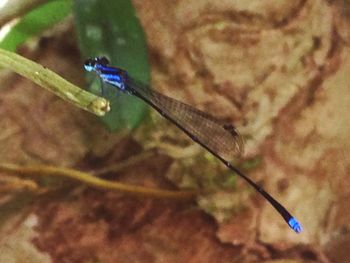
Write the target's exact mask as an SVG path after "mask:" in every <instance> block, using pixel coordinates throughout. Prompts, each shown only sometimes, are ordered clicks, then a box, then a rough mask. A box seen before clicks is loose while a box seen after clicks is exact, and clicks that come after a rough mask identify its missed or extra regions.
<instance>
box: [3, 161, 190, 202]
mask: <svg viewBox="0 0 350 263" xmlns="http://www.w3.org/2000/svg"><path fill="white" fill-rule="evenodd" d="M0 171H2V172H6V173H11V174H17V175H26V176H38V175H39V176H47V175H49V176H64V177H68V178H71V179H74V180H77V181H80V182H83V183H85V184H87V185H89V186H92V187H95V188H100V189H105V190H115V191H120V192H124V193H128V194H133V195H138V196H143V197H153V198H170V199H178V200H191V199H194V197H195V192H194V191H169V190H161V189H155V188H147V187H142V186H136V185H128V184H123V183H118V182H112V181H108V180H104V179H101V178H98V177H95V176H93V175H90V174H88V173H85V172H81V171H77V170H73V169H68V168H61V167H55V166H49V165H30V166H20V165H15V164H6V163H0Z"/></svg>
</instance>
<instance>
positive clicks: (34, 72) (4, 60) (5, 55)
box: [0, 49, 110, 116]
mask: <svg viewBox="0 0 350 263" xmlns="http://www.w3.org/2000/svg"><path fill="white" fill-rule="evenodd" d="M0 66H1V67H4V68H9V69H11V70H13V71H15V72H16V73H18V74H20V75H22V76H23V77H26V78H28V79H30V80H32V81H33V82H35V83H36V84H38V85H39V86H41V87H43V88H45V89H47V90H49V91H51V92H53V93H55V94H56V95H57V96H59V97H60V98H62V99H64V100H66V101H68V102H70V103H72V104H74V105H75V106H77V107H79V108H82V109H84V110H86V111H89V112H91V113H94V114H96V115H98V116H103V115H104V114H105V113H106V112H108V111H109V110H110V108H109V102H108V101H107V100H106V99H104V98H101V97H98V96H96V95H94V94H92V93H89V92H87V91H85V90H83V89H81V88H79V87H77V86H75V85H73V84H71V83H70V82H68V81H66V80H65V79H64V78H62V77H61V76H59V75H57V74H56V73H54V72H53V71H51V70H49V69H47V68H45V67H43V66H42V65H40V64H37V63H35V62H33V61H31V60H29V59H26V58H24V57H22V56H20V55H18V54H16V53H13V52H9V51H6V50H3V49H0Z"/></svg>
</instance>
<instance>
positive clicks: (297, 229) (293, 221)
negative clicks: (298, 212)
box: [288, 217, 303, 234]
mask: <svg viewBox="0 0 350 263" xmlns="http://www.w3.org/2000/svg"><path fill="white" fill-rule="evenodd" d="M288 225H289V226H290V227H291V228H292V229H293V230H294V231H295V232H296V233H298V234H299V233H300V232H302V231H303V228H302V227H301V225H300V224H299V222H298V220H296V219H295V218H294V217H292V218H291V219H289V221H288Z"/></svg>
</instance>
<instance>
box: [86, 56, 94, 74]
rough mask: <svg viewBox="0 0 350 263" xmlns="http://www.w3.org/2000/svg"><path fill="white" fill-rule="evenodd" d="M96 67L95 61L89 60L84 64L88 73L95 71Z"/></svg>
mask: <svg viewBox="0 0 350 263" xmlns="http://www.w3.org/2000/svg"><path fill="white" fill-rule="evenodd" d="M95 65H96V61H95V59H91V58H89V59H87V60H86V61H85V63H84V68H85V70H86V71H93V70H94V68H95Z"/></svg>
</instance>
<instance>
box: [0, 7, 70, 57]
mask: <svg viewBox="0 0 350 263" xmlns="http://www.w3.org/2000/svg"><path fill="white" fill-rule="evenodd" d="M70 11H71V0H55V1H49V2H48V3H46V4H43V5H41V6H39V7H37V8H36V9H33V10H32V11H30V12H29V13H28V14H26V15H25V16H23V17H22V18H20V21H19V22H18V23H17V24H16V25H15V26H13V27H12V28H11V29H10V31H9V32H8V34H6V36H5V37H4V38H3V39H2V40H1V41H0V48H2V49H6V50H9V51H16V48H17V46H18V45H20V44H22V43H24V42H25V41H27V40H28V39H29V38H31V37H34V36H36V35H38V34H39V33H41V32H42V31H44V30H46V29H48V28H50V27H52V26H53V25H55V24H57V23H58V22H60V21H61V20H62V19H64V18H65V17H66V16H67V15H68V14H69V13H70Z"/></svg>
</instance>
